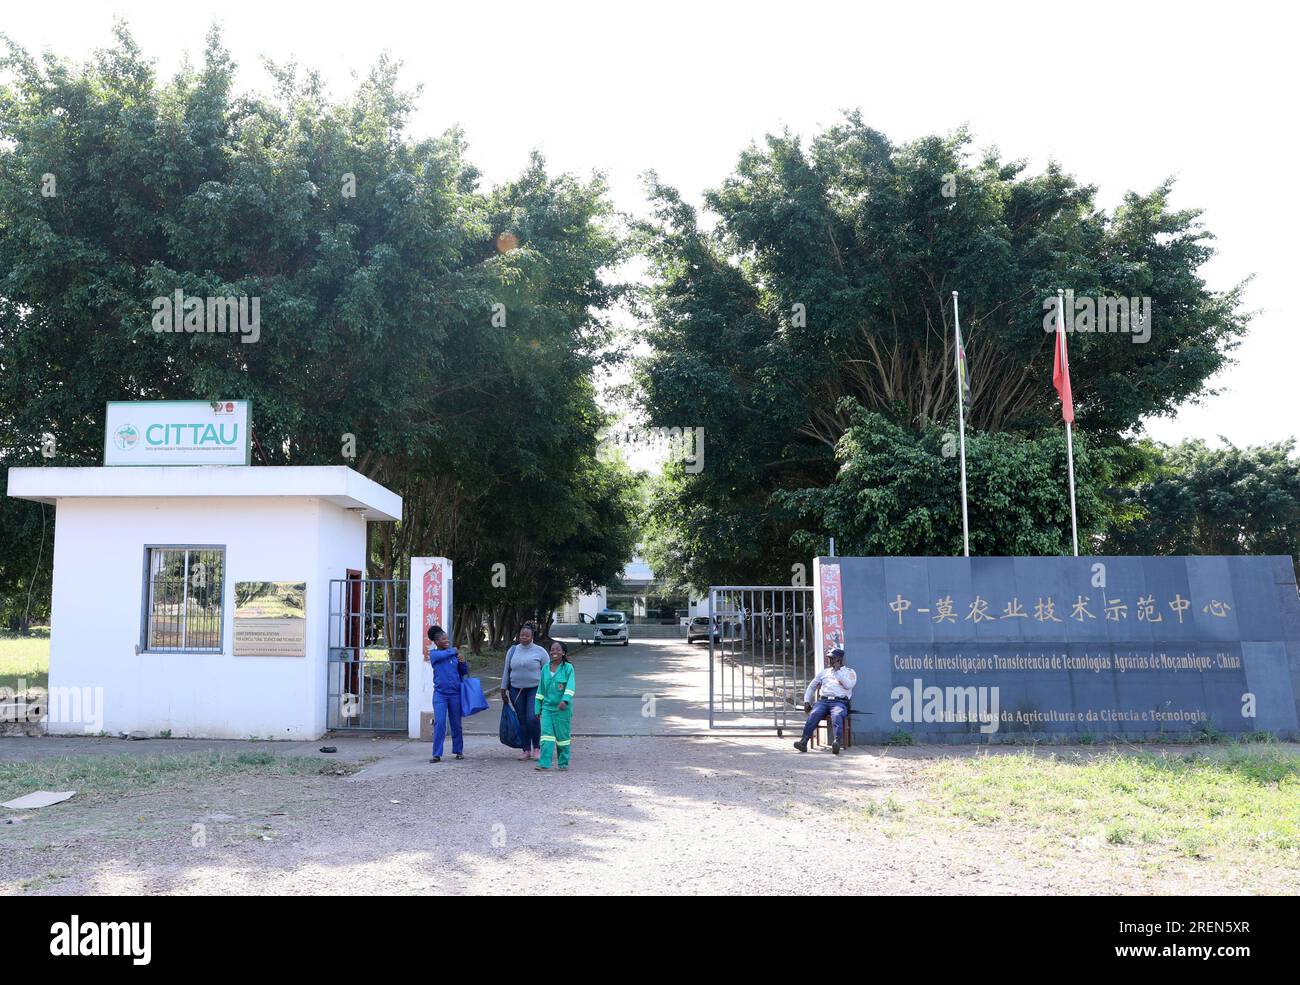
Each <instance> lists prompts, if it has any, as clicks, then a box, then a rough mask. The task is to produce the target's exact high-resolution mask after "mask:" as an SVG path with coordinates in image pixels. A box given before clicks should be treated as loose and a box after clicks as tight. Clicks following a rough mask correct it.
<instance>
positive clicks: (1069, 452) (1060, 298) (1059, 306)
mask: <svg viewBox="0 0 1300 985" xmlns="http://www.w3.org/2000/svg"><path fill="white" fill-rule="evenodd" d="M1064 339H1065V294H1064V292H1062V291H1060V290H1058V291H1057V292H1056V345H1057V348H1058V349H1059V348H1060V346H1061V344H1062V342H1063V340H1064ZM1062 365H1063V366H1065V368H1066V372H1067V373H1068V372H1069V365H1070V364H1069V362H1068V359H1067V360H1062ZM1065 454H1066V457H1067V458H1068V459H1069V462H1070V535H1071V537H1072V538H1073V540H1074V556H1075V557H1078V556H1079V517H1078V514H1077V513H1076V511H1075V506H1074V436H1073V433H1072V430H1071V427H1070V422H1069V421H1066V422H1065Z"/></svg>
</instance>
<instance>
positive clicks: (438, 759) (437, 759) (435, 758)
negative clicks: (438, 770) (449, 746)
mask: <svg viewBox="0 0 1300 985" xmlns="http://www.w3.org/2000/svg"><path fill="white" fill-rule="evenodd" d="M429 762H431V763H441V762H442V757H441V756H430V757H429Z"/></svg>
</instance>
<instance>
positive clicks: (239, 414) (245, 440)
mask: <svg viewBox="0 0 1300 985" xmlns="http://www.w3.org/2000/svg"><path fill="white" fill-rule="evenodd" d="M250 416H251V415H250V407H249V402H248V401H247V400H211V401H209V400H150V401H140V402H122V401H112V402H110V403H109V404H108V408H107V411H106V413H105V414H104V464H105V465H249V464H251V461H252V457H251V456H252V441H251V434H250V430H249V419H250Z"/></svg>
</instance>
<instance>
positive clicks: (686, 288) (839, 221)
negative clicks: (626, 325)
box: [639, 113, 1247, 584]
mask: <svg viewBox="0 0 1300 985" xmlns="http://www.w3.org/2000/svg"><path fill="white" fill-rule="evenodd" d="M970 144H971V139H970V137H969V135H968V134H967V133H966V132H965V131H959V132H957V133H955V134H953V135H951V136H947V137H939V136H934V137H927V138H923V139H920V140H916V141H913V142H910V143H907V144H903V145H896V144H893V143H891V142H890V141H889V140H887V139H886V138H885V137H884V136H883V135H882V134H880V133H879V132H877V131H875V130H873V129H871V128H870V127H868V126H866V125H865V124H864V123H863V121H862V120H861V119H860V117H859V116H858V115H857V114H856V113H854V114H849V115H848V116H847V117H846V118H845V119H844V120H843V121H842V122H841V123H839V124H838V125H836V126H833V127H831V128H829V129H828V130H826V131H825V132H824V133H822V134H820V135H818V136H817V137H816V138H815V139H813V140H812V141H811V143H810V144H809V145H808V146H806V147H805V146H804V145H803V143H802V142H801V141H800V140H799V139H798V138H796V137H794V136H791V135H790V134H788V133H786V134H779V135H773V136H769V137H768V138H767V141H766V143H765V144H764V145H763V146H761V147H758V146H755V147H751V148H750V149H748V150H747V151H745V152H744V153H743V154H742V155H741V156H740V160H739V162H738V164H737V167H736V171H735V173H734V174H733V175H732V176H731V177H729V178H728V179H727V180H726V181H725V182H723V184H722V185H721V187H719V188H718V189H716V190H714V191H712V192H710V193H708V194H707V195H706V196H705V204H706V209H707V214H706V215H704V216H701V215H699V214H697V212H696V210H695V209H694V208H692V207H691V206H690V205H688V204H687V203H686V202H684V201H683V200H682V198H681V196H680V195H679V194H678V193H677V192H676V191H675V190H673V189H671V188H668V187H665V186H663V185H662V184H660V183H659V182H658V181H657V180H656V179H655V178H653V176H652V177H651V179H650V190H651V194H652V197H653V199H654V201H655V204H656V213H655V217H654V218H653V219H652V220H651V221H649V222H647V223H645V224H643V225H642V226H641V228H640V236H641V242H642V244H643V246H644V248H645V250H646V251H647V254H648V255H649V257H650V259H651V262H652V265H653V269H654V272H655V275H656V283H655V285H654V287H653V288H652V290H651V291H650V292H649V297H648V299H647V304H648V308H649V312H650V319H651V322H652V326H653V327H652V329H651V330H650V332H649V333H648V341H649V343H650V346H651V350H652V351H651V354H650V355H649V357H648V358H647V359H646V360H645V361H644V362H643V363H642V365H641V367H640V371H639V382H640V384H641V388H642V391H643V393H644V406H645V411H646V413H647V415H648V416H649V418H650V422H651V423H652V424H655V425H662V426H687V425H696V426H703V427H704V428H705V433H706V444H707V445H708V454H707V456H706V467H705V470H704V473H703V474H702V475H701V476H693V477H689V480H687V481H681V482H679V481H677V480H674V479H672V478H669V479H668V480H666V482H667V484H666V485H665V486H664V487H663V488H661V489H660V490H659V493H658V495H657V497H656V503H657V507H656V516H655V519H654V531H655V533H654V536H655V537H656V538H661V537H667V538H669V540H670V541H671V542H672V543H675V544H676V545H677V547H678V548H680V547H681V546H682V545H683V544H685V543H687V542H690V541H692V539H693V540H694V542H695V543H696V544H697V546H696V547H694V548H692V549H691V557H692V561H691V563H692V568H693V570H694V571H695V572H696V573H697V576H698V577H699V578H704V579H706V580H718V579H726V580H755V579H760V578H767V577H773V576H774V575H776V574H779V573H781V572H788V570H789V565H790V563H791V561H798V560H803V561H806V560H807V556H806V554H804V553H803V549H802V548H800V549H798V550H796V549H795V548H794V547H793V546H792V543H791V537H792V535H793V534H794V533H795V532H796V531H797V530H798V529H800V528H799V527H798V526H797V525H795V524H792V523H791V522H790V521H789V520H788V519H787V518H785V517H784V516H783V513H782V512H781V511H779V510H777V509H775V508H774V504H775V501H774V499H773V496H772V494H773V493H775V492H778V491H794V490H800V489H820V488H826V487H829V486H830V485H831V484H832V483H833V482H834V481H835V476H836V474H837V470H838V469H839V464H840V463H839V461H838V460H837V458H836V454H835V450H836V447H837V446H838V444H839V442H840V440H841V438H842V437H843V436H844V434H845V433H846V431H848V430H849V428H850V427H851V426H853V422H854V416H853V415H854V408H857V407H860V408H863V409H865V410H867V411H871V412H874V413H877V414H880V415H883V417H884V418H886V419H888V420H892V421H894V422H895V423H897V424H898V425H901V426H902V427H905V428H907V429H909V430H912V431H915V432H918V433H920V432H922V431H924V430H925V429H926V428H928V427H929V426H930V425H931V424H933V423H935V422H939V423H940V424H941V425H943V426H944V427H947V428H950V429H955V426H956V421H955V399H956V391H955V375H954V373H953V369H952V366H953V326H952V298H951V292H952V291H954V290H956V291H959V292H960V300H961V311H962V327H963V333H964V336H965V340H966V349H967V354H968V359H969V364H970V368H971V376H972V381H973V386H972V390H973V394H972V395H973V402H972V405H971V408H970V411H969V416H968V420H967V424H968V427H969V428H970V429H971V432H972V434H978V433H983V432H987V433H990V434H1002V433H1010V434H1025V435H1029V436H1035V435H1037V434H1039V433H1041V432H1042V430H1043V429H1044V428H1046V427H1049V426H1052V425H1054V424H1055V425H1057V426H1059V411H1058V409H1057V402H1056V395H1055V393H1054V391H1053V389H1052V386H1051V368H1052V340H1051V336H1050V335H1049V334H1048V333H1046V332H1045V331H1044V317H1045V313H1046V312H1045V310H1044V306H1043V305H1044V301H1045V300H1046V299H1049V298H1053V297H1054V296H1055V293H1056V290H1057V288H1058V287H1059V288H1072V289H1073V290H1074V291H1075V292H1076V293H1077V294H1078V295H1085V296H1093V297H1101V296H1123V297H1142V298H1150V299H1151V311H1152V319H1151V325H1150V328H1151V332H1150V338H1149V340H1148V341H1146V342H1144V343H1138V342H1135V341H1134V339H1135V338H1138V337H1140V335H1135V334H1128V335H1119V334H1075V335H1073V336H1072V337H1071V339H1070V343H1071V366H1072V376H1073V381H1074V395H1075V403H1076V407H1077V411H1078V427H1079V430H1080V431H1081V432H1083V433H1085V434H1087V435H1090V436H1091V437H1092V438H1093V439H1094V442H1095V443H1096V444H1097V445H1098V446H1106V445H1114V444H1118V443H1122V442H1123V441H1125V440H1126V436H1127V435H1128V434H1130V433H1131V432H1132V430H1133V429H1135V428H1136V427H1137V426H1138V425H1139V424H1140V422H1141V420H1142V419H1143V418H1145V417H1148V416H1151V415H1160V414H1169V413H1172V412H1173V411H1174V410H1175V409H1176V408H1177V407H1178V406H1179V405H1180V404H1181V403H1183V402H1185V401H1187V400H1189V399H1192V398H1195V397H1197V396H1198V395H1201V394H1203V393H1205V392H1206V383H1207V380H1208V379H1209V378H1210V377H1211V376H1212V375H1213V374H1214V373H1215V372H1216V371H1217V370H1219V369H1220V368H1222V367H1223V366H1224V364H1225V362H1226V360H1227V358H1228V354H1229V352H1230V350H1231V349H1232V348H1233V346H1234V345H1235V344H1236V343H1237V341H1238V339H1239V338H1240V336H1241V335H1242V333H1243V332H1244V331H1245V328H1246V323H1247V318H1246V316H1245V314H1243V313H1242V311H1241V309H1240V294H1239V290H1234V291H1229V292H1226V293H1216V292H1213V291H1210V290H1209V289H1208V288H1207V287H1206V286H1205V284H1204V282H1203V280H1202V279H1201V276H1200V269H1201V267H1202V266H1203V264H1204V263H1205V262H1206V261H1207V260H1208V259H1209V258H1210V256H1212V253H1213V250H1212V247H1211V245H1210V235H1209V234H1208V233H1207V232H1206V231H1205V230H1204V229H1203V228H1202V227H1201V225H1200V222H1199V217H1198V213H1197V212H1196V211H1195V210H1177V209H1174V208H1172V207H1171V205H1170V201H1169V198H1170V192H1171V186H1170V184H1169V183H1165V184H1162V185H1161V186H1160V187H1158V188H1156V189H1155V190H1153V191H1151V192H1149V193H1147V194H1136V193H1132V194H1129V195H1127V196H1126V197H1125V199H1124V201H1123V203H1122V204H1121V205H1120V206H1119V207H1118V208H1116V209H1115V210H1114V211H1113V212H1109V213H1108V212H1105V211H1102V210H1100V209H1099V208H1098V207H1097V206H1096V204H1095V200H1094V199H1095V190H1094V189H1093V188H1092V187H1091V186H1088V185H1085V184H1081V183H1079V182H1078V181H1077V180H1076V179H1074V178H1072V177H1071V176H1069V175H1067V174H1065V173H1064V172H1062V171H1061V170H1060V169H1059V168H1058V167H1057V166H1055V165H1051V166H1049V167H1048V168H1047V170H1046V171H1045V172H1044V173H1042V174H1032V173H1029V172H1028V170H1027V168H1026V166H1025V165H1024V164H1023V163H1022V162H1014V161H1012V162H1008V161H1004V160H1002V159H1001V158H1000V157H999V156H998V155H997V154H996V152H993V151H989V152H986V153H984V154H982V155H978V156H977V155H974V154H973V153H972V152H971V148H970ZM844 398H851V399H850V400H847V401H846V400H845V399H844ZM1117 478H1122V476H1118V477H1117ZM1008 492H1009V490H1008ZM1043 519H1044V520H1046V518H1045V517H1044V518H1043ZM688 525H689V526H688ZM695 531H705V533H702V534H700V535H698V536H697V535H696V533H695ZM917 546H918V547H921V546H924V547H926V549H927V550H926V552H927V553H946V552H950V551H951V550H952V543H951V539H950V538H945V537H940V538H937V539H936V540H934V541H933V542H931V543H929V544H927V545H919V544H918V545H917ZM653 550H654V549H652V551H653ZM697 584H698V582H697Z"/></svg>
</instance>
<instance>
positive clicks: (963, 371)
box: [954, 324, 970, 407]
mask: <svg viewBox="0 0 1300 985" xmlns="http://www.w3.org/2000/svg"><path fill="white" fill-rule="evenodd" d="M954 360H955V362H956V366H957V392H958V394H959V395H960V396H961V402H962V404H964V405H965V406H966V407H970V370H969V369H968V368H967V366H966V347H965V346H964V345H962V341H961V325H960V324H958V325H957V353H956V356H955V357H954Z"/></svg>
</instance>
